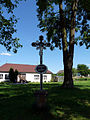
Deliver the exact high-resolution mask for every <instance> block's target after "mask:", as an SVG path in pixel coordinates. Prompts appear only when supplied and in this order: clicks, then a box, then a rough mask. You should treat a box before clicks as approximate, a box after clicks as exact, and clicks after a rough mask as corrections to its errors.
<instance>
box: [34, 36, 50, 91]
mask: <svg viewBox="0 0 90 120" xmlns="http://www.w3.org/2000/svg"><path fill="white" fill-rule="evenodd" d="M32 46H33V47H36V49H37V50H40V51H39V55H40V65H43V49H46V47H50V43H48V42H46V41H43V36H42V35H41V36H39V41H36V42H33V43H32ZM42 79H43V74H42V73H40V90H42Z"/></svg>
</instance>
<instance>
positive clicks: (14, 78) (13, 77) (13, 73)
mask: <svg viewBox="0 0 90 120" xmlns="http://www.w3.org/2000/svg"><path fill="white" fill-rule="evenodd" d="M17 76H18V71H17V70H15V71H14V70H13V68H10V70H9V79H10V81H11V82H13V83H16V82H17Z"/></svg>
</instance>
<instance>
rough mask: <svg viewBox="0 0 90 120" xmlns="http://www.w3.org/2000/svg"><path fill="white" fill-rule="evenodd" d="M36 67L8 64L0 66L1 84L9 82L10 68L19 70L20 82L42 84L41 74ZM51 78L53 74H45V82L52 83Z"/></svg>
mask: <svg viewBox="0 0 90 120" xmlns="http://www.w3.org/2000/svg"><path fill="white" fill-rule="evenodd" d="M35 67H36V65H24V64H10V63H6V64H4V65H2V66H0V82H3V81H9V70H10V68H13V70H17V71H18V72H19V75H18V77H17V81H18V82H19V81H20V80H21V79H22V80H26V81H28V82H40V74H38V73H36V71H35ZM51 78H52V72H51V71H49V70H47V72H46V73H45V74H43V82H50V81H51Z"/></svg>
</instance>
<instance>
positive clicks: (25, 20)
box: [0, 0, 90, 73]
mask: <svg viewBox="0 0 90 120" xmlns="http://www.w3.org/2000/svg"><path fill="white" fill-rule="evenodd" d="M36 9H37V7H36V3H35V0H27V2H20V4H19V7H18V8H16V9H15V11H14V13H15V15H16V16H17V18H20V20H19V21H18V23H17V26H16V29H17V33H15V34H14V36H16V37H18V38H20V43H21V44H22V45H23V48H19V49H18V53H17V54H14V53H13V52H7V51H6V49H5V48H4V47H3V46H1V45H0V65H3V64H5V63H17V64H30V65H38V64H39V51H38V50H36V48H33V47H32V46H31V43H32V42H34V41H36V40H38V38H39V36H40V35H43V36H44V39H46V36H45V33H42V32H40V29H39V28H38V27H37V25H38V23H39V22H38V19H37V12H36ZM43 63H44V64H45V65H47V67H48V69H49V70H51V71H52V72H54V73H57V72H58V71H59V70H62V69H63V56H62V51H60V50H59V49H58V48H55V50H54V51H51V50H50V49H49V48H47V49H46V50H44V54H43ZM77 64H86V65H87V66H88V67H89V68H90V49H88V50H87V49H85V46H83V47H79V46H75V51H74V64H73V67H75V68H76V67H77Z"/></svg>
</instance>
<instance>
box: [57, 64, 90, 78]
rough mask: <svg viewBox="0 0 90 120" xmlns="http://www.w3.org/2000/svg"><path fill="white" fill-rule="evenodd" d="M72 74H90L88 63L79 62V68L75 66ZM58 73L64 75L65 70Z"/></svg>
mask: <svg viewBox="0 0 90 120" xmlns="http://www.w3.org/2000/svg"><path fill="white" fill-rule="evenodd" d="M72 74H73V76H77V75H80V76H85V77H87V76H88V74H90V70H89V67H88V66H87V65H85V64H78V65H77V68H73V69H72ZM57 75H58V76H64V72H62V73H58V74H57Z"/></svg>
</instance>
